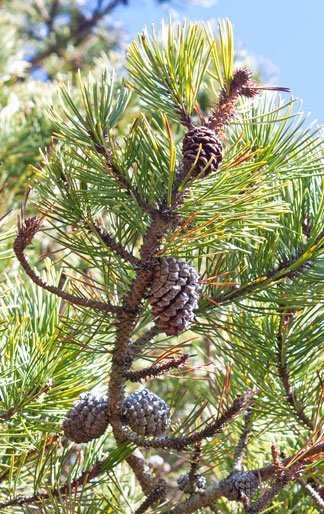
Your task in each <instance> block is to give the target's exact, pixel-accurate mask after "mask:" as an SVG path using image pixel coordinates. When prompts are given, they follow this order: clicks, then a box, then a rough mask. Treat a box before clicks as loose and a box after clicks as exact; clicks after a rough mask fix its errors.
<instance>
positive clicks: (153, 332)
mask: <svg viewBox="0 0 324 514" xmlns="http://www.w3.org/2000/svg"><path fill="white" fill-rule="evenodd" d="M160 333H161V329H160V328H159V327H158V326H157V325H154V326H153V327H152V328H150V329H149V330H148V331H147V332H145V334H143V335H142V336H140V337H138V338H137V339H136V341H134V343H133V344H131V345H130V347H129V350H130V352H131V353H132V354H134V353H136V351H137V350H138V349H140V348H143V347H144V346H146V345H147V344H149V343H150V342H151V341H152V339H153V338H154V337H155V336H157V335H158V334H160Z"/></svg>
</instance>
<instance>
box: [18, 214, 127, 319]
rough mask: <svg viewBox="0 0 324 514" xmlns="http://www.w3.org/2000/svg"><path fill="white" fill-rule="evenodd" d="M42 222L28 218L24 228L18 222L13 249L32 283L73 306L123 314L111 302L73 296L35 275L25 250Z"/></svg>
mask: <svg viewBox="0 0 324 514" xmlns="http://www.w3.org/2000/svg"><path fill="white" fill-rule="evenodd" d="M42 221H43V220H42V219H40V218H27V219H26V221H25V224H24V225H23V226H22V227H20V226H19V225H20V223H19V222H18V234H17V237H16V239H15V242H14V244H13V249H14V252H15V254H16V257H17V259H18V260H19V262H20V264H21V265H22V267H23V268H24V270H25V272H26V273H27V275H28V276H29V277H30V278H31V279H32V281H33V282H34V283H35V284H37V285H38V286H40V287H42V288H43V289H45V290H46V291H49V292H50V293H53V294H55V295H56V296H58V297H59V298H63V300H65V301H67V302H69V303H72V304H73V305H80V306H81V307H88V308H90V309H95V310H99V311H104V312H110V313H112V314H118V313H121V312H122V310H123V309H122V308H121V307H119V306H117V305H112V304H111V303H109V302H107V303H106V302H97V301H95V300H91V299H90V298H80V297H79V296H75V295H72V294H70V293H67V292H66V291H63V290H62V289H60V288H59V287H56V286H53V285H51V284H48V283H47V282H45V281H44V280H43V279H42V278H41V277H40V276H38V275H36V274H35V273H34V271H33V270H32V268H31V267H30V265H29V264H28V262H27V260H26V258H25V255H24V250H25V248H26V247H27V245H29V244H30V243H31V241H32V239H33V237H34V235H35V234H36V232H38V230H39V228H40V225H41V223H42Z"/></svg>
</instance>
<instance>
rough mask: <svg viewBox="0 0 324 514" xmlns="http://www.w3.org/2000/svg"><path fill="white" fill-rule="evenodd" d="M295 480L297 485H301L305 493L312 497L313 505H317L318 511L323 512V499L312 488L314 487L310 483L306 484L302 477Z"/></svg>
mask: <svg viewBox="0 0 324 514" xmlns="http://www.w3.org/2000/svg"><path fill="white" fill-rule="evenodd" d="M297 482H298V483H299V485H301V487H302V488H303V490H304V491H305V493H306V494H308V496H310V497H311V498H312V500H313V502H314V503H315V505H317V507H318V508H319V509H320V511H321V512H324V500H323V498H321V496H320V495H319V494H318V492H317V491H316V490H315V489H314V487H312V486H311V484H308V483H307V482H306V480H303V479H300V480H297Z"/></svg>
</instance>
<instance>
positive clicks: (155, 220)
mask: <svg viewBox="0 0 324 514" xmlns="http://www.w3.org/2000/svg"><path fill="white" fill-rule="evenodd" d="M161 211H162V208H161V209H160V211H158V212H156V213H155V214H154V216H152V222H151V225H150V226H149V228H148V229H147V232H146V234H145V236H144V239H143V243H142V246H141V249H140V258H141V267H140V268H137V270H136V277H135V279H134V281H133V283H132V285H131V287H130V290H129V293H128V294H127V295H126V297H125V298H124V301H123V311H122V313H120V314H119V316H118V318H117V323H116V341H115V346H114V350H113V358H112V367H111V373H110V380H109V387H108V396H109V408H108V413H109V421H110V423H111V425H112V428H113V434H114V437H115V439H116V442H117V444H120V443H122V442H123V441H125V440H126V437H125V433H124V431H123V425H122V422H121V412H122V408H123V401H124V396H125V394H124V391H125V381H126V373H127V372H128V371H129V368H130V366H131V364H132V357H131V356H130V355H131V352H130V349H131V348H130V339H131V334H132V331H133V329H134V326H135V322H136V316H137V314H138V313H139V311H140V306H141V302H142V300H143V298H144V297H145V294H146V291H147V289H148V287H149V286H150V284H151V282H152V274H153V270H152V265H153V263H154V262H155V258H154V254H155V253H156V252H157V251H158V249H159V245H160V241H161V238H162V236H163V235H164V233H165V231H166V230H167V229H168V227H169V226H170V225H171V224H172V223H173V217H172V214H171V213H169V212H167V213H163V211H162V212H161ZM131 459H132V456H131V457H130V458H129V459H128V462H129V464H130V465H131V467H132V468H133V470H134V472H135V474H136V471H135V468H134V465H133V464H132V463H131ZM135 464H136V463H135ZM136 476H137V478H138V479H139V481H140V483H141V485H142V487H143V483H144V485H145V477H144V479H142V477H141V472H138V473H137V474H136ZM151 477H152V475H151ZM152 480H153V477H152ZM152 480H151V482H152ZM154 485H155V482H153V484H152V483H151V485H150V487H151V489H152V487H153V486H154ZM147 489H148V487H146V485H145V488H144V487H143V490H144V492H145V493H147V492H148V491H147ZM149 492H150V491H149Z"/></svg>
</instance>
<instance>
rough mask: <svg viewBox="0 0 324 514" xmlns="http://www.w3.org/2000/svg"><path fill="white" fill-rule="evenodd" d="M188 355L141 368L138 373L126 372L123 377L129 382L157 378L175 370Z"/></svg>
mask: <svg viewBox="0 0 324 514" xmlns="http://www.w3.org/2000/svg"><path fill="white" fill-rule="evenodd" d="M189 357H190V355H189V353H185V354H184V355H181V356H180V357H174V358H173V359H170V360H169V361H167V362H164V363H162V364H153V365H152V366H149V367H147V368H143V369H141V370H139V371H127V372H126V374H125V377H126V378H127V380H130V381H131V382H140V381H141V380H148V379H150V378H152V377H157V376H159V375H163V374H164V373H167V372H168V371H169V370H170V369H177V368H179V367H180V366H182V365H183V364H184V363H185V362H186V361H187V360H188V359H189Z"/></svg>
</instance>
